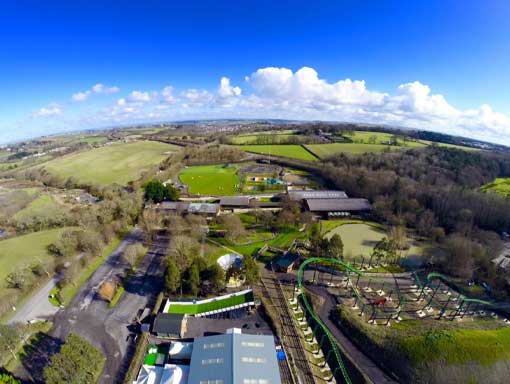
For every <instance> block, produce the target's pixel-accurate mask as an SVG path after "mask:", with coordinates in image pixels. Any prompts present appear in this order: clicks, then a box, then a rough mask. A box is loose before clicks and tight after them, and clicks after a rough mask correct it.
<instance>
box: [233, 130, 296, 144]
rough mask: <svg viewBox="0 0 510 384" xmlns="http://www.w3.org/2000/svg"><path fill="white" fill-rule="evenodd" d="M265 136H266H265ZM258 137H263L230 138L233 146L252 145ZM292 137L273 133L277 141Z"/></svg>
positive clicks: (256, 135) (255, 135)
mask: <svg viewBox="0 0 510 384" xmlns="http://www.w3.org/2000/svg"><path fill="white" fill-rule="evenodd" d="M266 135H267V134H266ZM259 136H263V135H260V134H253V135H241V136H234V137H233V138H232V143H233V144H254V143H256V140H257V138H258V137H259ZM292 136H295V135H293V134H291V133H290V134H289V133H287V134H285V133H275V134H274V137H275V138H277V139H279V140H286V139H288V138H290V137H292Z"/></svg>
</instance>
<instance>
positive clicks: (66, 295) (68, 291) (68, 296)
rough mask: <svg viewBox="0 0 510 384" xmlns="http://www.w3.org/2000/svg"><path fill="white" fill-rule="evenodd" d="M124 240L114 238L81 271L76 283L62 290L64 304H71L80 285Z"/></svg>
mask: <svg viewBox="0 0 510 384" xmlns="http://www.w3.org/2000/svg"><path fill="white" fill-rule="evenodd" d="M121 241H122V239H121V238H115V239H114V240H112V241H111V242H110V243H109V244H108V245H107V246H106V247H105V248H104V249H103V252H102V253H101V255H99V256H98V257H96V258H95V259H94V261H93V262H92V263H90V264H89V265H88V266H87V268H86V269H84V270H83V271H81V273H80V275H79V277H78V279H77V281H76V282H75V283H74V284H69V285H67V286H65V287H64V288H63V289H61V290H60V297H61V299H62V305H69V303H70V302H71V300H72V299H73V297H74V295H76V293H77V292H78V290H79V289H80V287H81V286H82V285H83V284H84V283H85V282H86V281H87V280H88V279H89V278H90V276H92V275H93V273H94V272H95V271H96V270H97V269H98V268H99V267H100V266H101V264H103V263H104V262H105V260H106V259H107V258H108V256H110V254H111V253H112V252H113V251H114V249H115V248H117V246H118V245H119V244H120V242H121Z"/></svg>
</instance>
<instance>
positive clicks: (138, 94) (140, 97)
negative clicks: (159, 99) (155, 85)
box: [127, 91, 151, 103]
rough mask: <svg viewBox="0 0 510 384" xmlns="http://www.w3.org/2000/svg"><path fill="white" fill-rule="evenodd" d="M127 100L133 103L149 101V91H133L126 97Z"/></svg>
mask: <svg viewBox="0 0 510 384" xmlns="http://www.w3.org/2000/svg"><path fill="white" fill-rule="evenodd" d="M127 101H129V102H133V103H145V102H148V101H151V95H150V94H149V92H143V91H133V92H131V93H130V94H129V96H128V97H127Z"/></svg>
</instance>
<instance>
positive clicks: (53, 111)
mask: <svg viewBox="0 0 510 384" xmlns="http://www.w3.org/2000/svg"><path fill="white" fill-rule="evenodd" d="M61 114H62V108H61V107H60V105H59V104H57V103H51V104H49V105H48V106H47V107H43V108H40V109H38V110H37V111H34V112H32V117H48V116H56V115H61Z"/></svg>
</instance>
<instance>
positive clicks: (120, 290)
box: [108, 285, 125, 308]
mask: <svg viewBox="0 0 510 384" xmlns="http://www.w3.org/2000/svg"><path fill="white" fill-rule="evenodd" d="M124 290H125V289H124V287H123V286H122V285H121V286H120V287H119V288H117V291H116V292H115V295H114V296H113V298H112V301H110V302H109V303H108V308H113V307H115V306H116V305H117V303H118V302H119V300H120V298H121V297H122V294H123V293H124Z"/></svg>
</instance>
